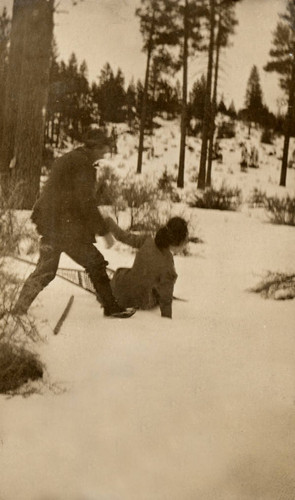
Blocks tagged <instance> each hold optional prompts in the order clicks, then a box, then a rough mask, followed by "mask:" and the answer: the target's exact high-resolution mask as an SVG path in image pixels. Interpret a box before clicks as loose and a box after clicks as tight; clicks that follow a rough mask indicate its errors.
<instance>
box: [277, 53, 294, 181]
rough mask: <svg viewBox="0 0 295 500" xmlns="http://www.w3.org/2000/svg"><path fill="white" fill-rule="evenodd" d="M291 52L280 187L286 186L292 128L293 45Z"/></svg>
mask: <svg viewBox="0 0 295 500" xmlns="http://www.w3.org/2000/svg"><path fill="white" fill-rule="evenodd" d="M292 52H293V59H292V73H291V82H290V90H289V99H288V110H287V116H286V123H285V138H284V147H283V159H282V166H281V176H280V186H286V180H287V167H288V153H289V143H290V135H291V128H292V117H293V103H294V94H295V45H294V47H293V51H292Z"/></svg>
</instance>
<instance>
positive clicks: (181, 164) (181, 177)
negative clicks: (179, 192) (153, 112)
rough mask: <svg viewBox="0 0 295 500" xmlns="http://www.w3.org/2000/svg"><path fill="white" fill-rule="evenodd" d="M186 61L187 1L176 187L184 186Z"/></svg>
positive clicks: (186, 2)
mask: <svg viewBox="0 0 295 500" xmlns="http://www.w3.org/2000/svg"><path fill="white" fill-rule="evenodd" d="M187 59H188V1H187V0H185V7H184V40H183V83H182V109H181V125H180V152H179V166H178V177H177V186H178V187H180V188H183V186H184V165H185V140H186V127H187Z"/></svg>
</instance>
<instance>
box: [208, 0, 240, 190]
mask: <svg viewBox="0 0 295 500" xmlns="http://www.w3.org/2000/svg"><path fill="white" fill-rule="evenodd" d="M216 10H217V16H218V21H217V30H216V37H215V41H214V49H215V63H214V78H213V95H212V103H211V117H210V128H209V148H208V165H207V172H206V186H208V187H209V186H211V170H212V160H213V147H214V134H215V128H216V127H215V118H216V113H217V89H218V78H219V65H220V55H221V49H223V48H226V47H227V46H228V45H229V37H230V35H232V34H234V29H235V26H236V25H237V23H238V22H237V19H236V16H235V10H234V4H233V2H232V0H226V1H224V0H223V1H222V2H219V3H218V4H217V9H216Z"/></svg>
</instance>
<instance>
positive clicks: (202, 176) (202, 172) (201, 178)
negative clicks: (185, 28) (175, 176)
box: [198, 0, 215, 189]
mask: <svg viewBox="0 0 295 500" xmlns="http://www.w3.org/2000/svg"><path fill="white" fill-rule="evenodd" d="M214 27H215V0H210V42H209V53H208V67H207V86H206V95H205V110H204V120H203V131H202V146H201V158H200V168H199V175H198V189H204V188H205V181H206V161H207V146H208V135H209V128H210V117H211V86H212V70H213V51H214Z"/></svg>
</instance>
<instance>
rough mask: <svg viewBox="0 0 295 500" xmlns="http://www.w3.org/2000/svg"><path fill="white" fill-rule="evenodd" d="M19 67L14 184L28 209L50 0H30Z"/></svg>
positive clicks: (41, 115)
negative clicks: (19, 84)
mask: <svg viewBox="0 0 295 500" xmlns="http://www.w3.org/2000/svg"><path fill="white" fill-rule="evenodd" d="M26 17H27V20H26V32H25V39H24V51H23V60H22V67H21V75H20V80H21V89H20V92H19V103H18V113H17V127H16V134H15V151H14V154H15V158H16V165H15V167H14V169H13V179H14V184H15V185H18V184H19V183H21V184H22V186H23V187H22V193H23V202H22V203H21V205H20V206H19V208H26V209H30V208H32V206H33V205H34V203H35V201H36V198H37V196H38V194H39V184H40V173H41V165H42V149H43V144H44V126H45V115H46V104H47V97H48V85H49V66H50V54H51V44H52V34H53V0H51V1H50V2H48V1H47V0H30V6H29V7H27V10H26Z"/></svg>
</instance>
